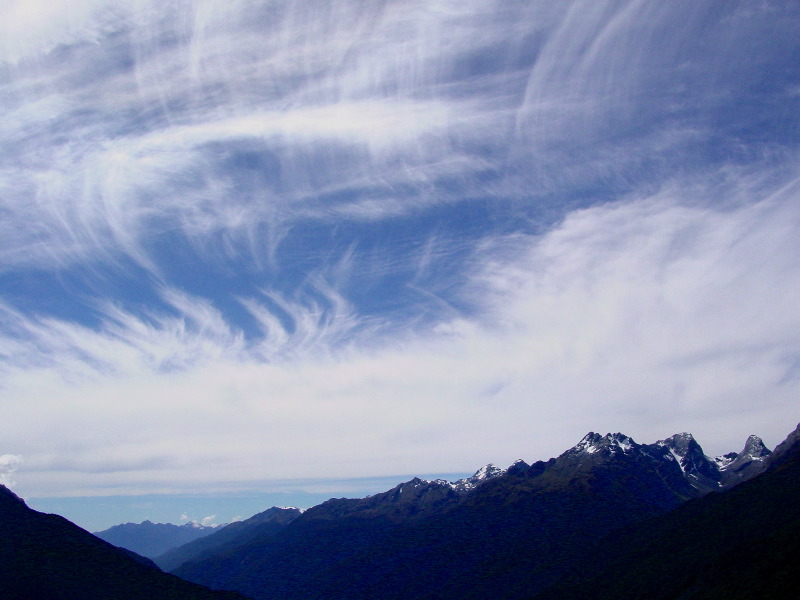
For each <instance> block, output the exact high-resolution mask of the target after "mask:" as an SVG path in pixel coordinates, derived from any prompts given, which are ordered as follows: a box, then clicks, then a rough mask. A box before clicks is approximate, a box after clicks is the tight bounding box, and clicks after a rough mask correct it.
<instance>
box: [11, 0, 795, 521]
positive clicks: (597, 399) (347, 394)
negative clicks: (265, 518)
mask: <svg viewBox="0 0 800 600" xmlns="http://www.w3.org/2000/svg"><path fill="white" fill-rule="evenodd" d="M3 7H4V11H3V12H4V19H3V23H2V24H0V108H2V110H0V140H2V143H0V215H2V219H0V406H2V408H3V418H2V419H0V454H2V457H1V458H2V460H0V471H1V472H2V477H3V481H5V482H7V483H11V482H13V486H12V487H13V488H14V489H15V491H17V493H19V494H20V495H22V496H23V497H25V498H27V499H28V500H29V501H30V502H31V503H32V504H34V505H36V503H37V502H49V503H50V504H48V506H49V507H50V508H51V509H52V510H57V509H58V508H60V507H67V504H68V503H70V502H71V503H73V504H74V503H75V502H80V503H81V505H82V506H87V507H91V506H92V502H101V501H103V500H102V499H103V498H105V499H106V500H105V501H106V502H108V501H109V500H108V499H109V498H118V499H122V500H120V501H119V502H120V504H119V505H120V506H123V505H124V503H125V502H128V500H127V499H129V498H131V499H132V500H130V502H134V501H135V498H137V497H148V498H151V499H152V498H156V497H158V498H166V499H168V500H164V501H165V502H167V501H168V502H169V503H170V504H169V505H170V507H173V506H175V507H176V508H175V512H176V515H175V517H174V518H173V519H172V520H176V519H178V517H179V514H180V513H179V512H178V509H177V503H176V502H178V501H176V500H175V499H176V498H178V499H179V498H181V497H182V495H183V497H188V496H189V495H194V496H197V497H201V496H204V495H205V496H209V495H215V494H216V495H218V496H215V497H224V498H230V497H233V496H236V495H239V496H240V497H249V498H252V497H258V495H259V494H265V495H268V494H281V493H284V492H285V491H286V490H291V492H292V494H295V496H296V497H300V496H297V494H300V495H302V494H303V493H307V498H316V497H317V496H314V494H316V493H320V494H323V493H327V492H328V491H330V492H331V493H330V494H329V495H347V494H348V493H350V492H353V493H360V492H363V491H364V490H365V489H368V488H369V489H371V488H370V485H372V486H373V487H374V485H376V484H375V483H374V482H375V481H378V479H376V478H383V477H386V478H392V477H400V476H401V475H404V474H419V475H424V474H428V473H471V472H473V471H474V470H475V469H476V468H477V467H479V466H480V465H482V464H484V463H487V462H494V463H497V464H500V465H507V464H510V463H511V462H513V461H514V460H515V459H517V458H523V459H525V460H527V461H532V460H537V459H546V458H548V457H550V456H553V455H556V454H558V453H560V452H561V451H563V450H564V449H565V448H566V447H568V446H570V445H572V444H573V443H576V442H577V441H578V440H579V439H580V438H581V437H582V436H583V435H584V434H585V433H586V432H587V431H590V430H593V431H602V432H606V431H623V432H625V433H627V434H628V435H631V436H632V437H634V438H635V439H636V440H637V441H640V442H652V441H655V440H657V439H661V438H664V437H667V436H669V435H671V434H673V433H675V432H678V431H684V430H686V431H692V432H693V433H694V434H695V436H696V437H697V438H698V439H699V441H700V442H701V444H703V446H704V447H705V449H706V451H707V453H708V454H711V455H714V454H722V453H725V452H728V451H731V450H739V449H740V448H741V446H742V445H743V443H744V440H745V439H746V437H747V435H749V434H751V433H755V434H758V435H761V436H762V437H763V438H764V439H765V441H766V443H767V444H768V445H769V446H774V445H775V444H776V443H778V442H779V441H781V440H782V439H783V437H785V435H786V434H787V433H788V432H789V431H790V430H792V429H793V427H794V425H795V424H796V423H797V421H798V420H800V411H798V402H797V399H798V391H800V390H799V388H800V368H799V367H798V365H800V305H799V304H798V302H797V300H796V299H797V298H798V297H800V176H799V175H798V173H800V170H799V169H798V166H800V155H798V151H799V150H800V144H798V142H799V141H800V128H799V125H800V110H799V109H800V58H798V57H800V47H798V46H800V40H798V36H797V31H798V30H800V7H799V6H798V5H797V4H796V3H793V2H771V3H754V2H722V1H716V2H702V1H697V2H691V3H678V2H668V3H667V2H642V1H628V2H625V1H613V2H602V1H597V0H593V1H590V2H589V1H587V2H569V1H563V2H557V3H554V2H524V3H515V2H506V1H499V0H498V1H491V0H481V1H464V0H459V1H458V2H456V1H450V0H441V1H436V0H434V1H425V2H421V1H420V2H415V1H403V2H400V1H395V2H391V1H385V2H369V3H367V2H356V1H336V0H329V1H326V2H321V1H320V2H316V1H312V2H303V3H297V2H294V3H292V2H273V1H266V0H259V1H256V0H253V1H250V0H234V1H231V2H225V3H220V2H212V1H210V0H196V1H193V2H189V1H182V0H173V1H167V2H158V3H156V2H150V1H147V0H127V1H119V0H115V1H113V2H111V1H109V0H79V1H76V2H72V3H70V5H69V7H66V6H63V7H62V6H60V5H56V6H53V5H52V3H49V2H45V1H33V0H27V1H26V2H17V1H14V0H11V1H7V2H4V3H3ZM336 481H339V482H340V484H339V485H338V487H337V485H334V484H331V483H330V482H336ZM357 481H360V482H362V483H361V484H357V485H356V484H353V482H357ZM380 481H381V483H382V482H383V481H384V480H383V479H380ZM287 482H290V483H287ZM320 482H325V483H324V492H319V490H320V489H321V488H320V487H319V485H321V484H320ZM363 482H372V483H370V484H365V483H363ZM315 486H316V487H315ZM372 491H378V490H377V489H375V490H372ZM337 492H340V493H337ZM59 498H62V499H64V500H63V501H62V502H63V503H62V504H60V505H59V504H58V502H59V500H58V499H59ZM265 498H266V496H265ZM70 499H71V500H70ZM76 499H81V500H76ZM301 499H302V498H301ZM174 502H175V504H173V503H174ZM264 508H266V506H265V507H264ZM185 510H188V509H181V511H185ZM223 510H224V509H220V510H219V511H218V512H220V513H222V512H223ZM254 512H255V511H254ZM123 513H124V511H123V510H122V509H121V508H120V509H119V518H118V519H116V521H118V522H123V521H128V520H135V518H133V517H129V516H128V515H126V514H123ZM67 516H69V515H67ZM244 516H248V515H244ZM76 518H77V517H76ZM108 518H109V519H111V518H112V517H108ZM223 518H225V519H228V518H231V517H229V516H225V517H223ZM86 519H87V520H86V521H84V522H83V523H85V524H86V525H87V526H88V527H92V526H96V525H97V524H96V523H92V522H90V521H89V519H88V517H87V518H86ZM165 519H166V517H165ZM108 524H111V523H108Z"/></svg>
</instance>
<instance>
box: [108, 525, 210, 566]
mask: <svg viewBox="0 0 800 600" xmlns="http://www.w3.org/2000/svg"><path fill="white" fill-rule="evenodd" d="M215 529H216V527H208V526H205V525H199V524H197V523H186V524H184V525H173V524H172V523H151V522H150V521H143V522H141V523H124V524H122V525H114V526H113V527H109V528H108V529H105V530H103V531H97V532H95V533H94V535H96V536H97V537H99V538H100V539H101V540H105V541H107V542H108V543H109V544H113V545H114V546H120V547H122V548H127V549H128V550H131V551H133V552H136V553H137V554H141V555H142V556H146V557H147V558H155V557H157V556H160V555H162V554H164V553H165V552H167V551H168V550H172V549H173V548H177V547H178V546H183V545H184V544H188V543H189V542H192V541H194V540H196V539H199V538H201V537H203V536H206V535H208V534H210V533H213V532H214V530H215Z"/></svg>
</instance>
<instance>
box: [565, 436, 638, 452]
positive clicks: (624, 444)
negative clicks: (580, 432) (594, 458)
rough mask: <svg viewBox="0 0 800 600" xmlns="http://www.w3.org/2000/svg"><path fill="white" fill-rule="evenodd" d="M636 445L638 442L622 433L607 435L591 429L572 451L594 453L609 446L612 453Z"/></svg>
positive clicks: (625, 450)
mask: <svg viewBox="0 0 800 600" xmlns="http://www.w3.org/2000/svg"><path fill="white" fill-rule="evenodd" d="M635 445H636V442H634V441H633V439H631V438H630V437H628V436H627V435H625V434H622V433H607V434H605V435H600V434H599V433H595V432H593V431H590V432H589V433H587V434H586V435H585V436H584V437H583V439H582V440H581V441H580V442H578V444H577V445H576V446H575V447H573V448H572V452H585V453H587V454H594V453H595V452H599V451H600V450H602V449H603V448H608V449H609V450H610V451H611V452H612V453H614V452H616V451H617V450H622V451H623V452H628V451H630V450H631V449H632V448H633V447H634V446H635Z"/></svg>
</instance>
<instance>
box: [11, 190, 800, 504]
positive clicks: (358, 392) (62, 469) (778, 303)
mask: <svg viewBox="0 0 800 600" xmlns="http://www.w3.org/2000/svg"><path fill="white" fill-rule="evenodd" d="M752 192H753V190H752V187H748V188H747V193H748V194H750V193H752ZM692 193H696V190H685V189H680V188H672V189H668V190H665V191H663V192H661V193H659V194H658V195H656V196H651V197H647V198H642V199H639V200H629V201H623V202H619V203H615V204H610V205H607V206H601V207H595V208H590V209H586V210H583V211H579V212H576V213H574V214H572V215H570V216H569V217H568V218H567V219H566V220H565V221H564V222H563V223H562V224H561V225H560V226H559V227H557V228H555V229H554V230H552V231H551V232H549V233H547V234H546V235H544V236H541V237H527V236H522V237H520V236H517V237H516V238H514V239H511V240H508V241H507V242H506V243H504V244H499V245H496V246H493V247H491V248H486V249H485V250H484V251H482V252H481V253H479V254H478V255H476V260H477V261H478V263H477V264H478V266H479V267H480V268H479V269H478V270H476V271H475V274H474V277H473V278H472V283H471V284H470V286H469V287H468V288H467V289H465V291H464V293H465V294H468V295H470V296H471V297H472V299H473V301H475V302H477V303H479V304H480V305H481V307H482V308H481V312H480V316H479V318H477V319H471V320H467V319H464V318H462V319H459V320H453V321H449V322H442V323H441V324H440V325H439V327H437V328H436V329H435V330H433V331H430V332H428V333H422V332H418V333H416V334H411V333H409V332H406V333H404V334H402V336H401V337H397V336H394V337H393V338H391V339H386V338H384V339H383V340H382V341H381V342H380V343H379V344H378V345H376V341H375V340H373V341H371V342H369V344H370V345H369V346H365V345H359V344H350V345H349V346H348V347H346V348H344V349H340V350H339V351H335V350H334V348H335V347H336V346H335V345H331V344H330V343H325V344H323V346H324V347H325V348H327V352H325V353H324V354H319V353H318V352H316V351H313V350H310V351H308V352H305V353H300V352H298V351H297V348H300V347H305V348H313V346H308V345H307V344H306V341H305V338H306V336H307V335H308V334H309V331H312V330H314V326H312V327H310V328H307V327H305V326H303V325H298V326H297V327H296V328H294V329H287V328H286V327H285V326H283V325H281V324H279V323H278V322H275V321H270V319H269V318H268V317H265V316H263V315H262V316H261V319H262V322H263V323H264V324H265V325H264V331H265V338H266V339H268V338H269V337H270V336H273V337H276V338H277V342H276V343H278V344H282V345H284V346H286V345H288V346H289V347H290V348H293V350H292V351H291V360H289V361H285V362H281V361H277V362H275V361H272V362H265V358H267V356H266V355H268V356H269V357H274V355H272V354H270V353H268V352H265V351H264V350H263V348H260V347H259V346H257V345H256V346H247V345H245V344H244V343H243V342H242V340H241V338H239V337H237V336H236V335H235V334H234V333H232V328H231V327H230V326H228V325H226V324H225V323H224V322H222V321H221V320H220V318H219V315H217V314H215V313H214V311H213V310H212V309H211V308H209V307H208V306H206V305H204V304H203V303H202V302H199V303H198V302H196V301H194V300H191V299H187V298H178V299H172V305H173V306H174V307H176V309H178V310H180V311H181V313H182V314H184V315H185V317H184V318H185V322H184V324H183V325H182V326H177V325H175V324H174V322H172V321H163V322H161V323H158V324H157V325H155V326H152V327H145V326H143V324H142V323H141V322H140V321H136V320H133V319H131V320H130V321H126V319H130V317H125V316H124V315H122V314H114V315H111V316H113V319H114V320H113V323H116V324H117V325H115V326H114V327H109V328H108V330H107V331H105V332H99V333H97V332H89V331H86V330H82V331H75V330H69V329H68V328H66V327H65V326H64V325H63V324H59V323H55V322H50V323H47V324H42V325H41V327H42V328H43V329H44V330H46V331H48V332H49V334H50V335H52V336H55V337H57V338H58V339H64V338H66V339H67V340H68V342H69V343H67V342H62V343H61V346H59V344H54V343H53V342H52V341H51V340H48V341H47V342H46V345H47V346H48V347H50V348H60V350H59V351H58V352H55V353H54V354H55V355H56V356H54V357H53V361H54V362H53V364H52V365H49V366H44V367H42V368H40V369H36V370H32V369H30V368H27V367H26V368H19V369H12V371H11V372H9V373H7V377H6V381H7V385H6V387H5V389H4V390H3V392H2V395H3V403H4V406H5V411H6V415H7V422H10V423H15V424H17V425H16V426H15V430H16V431H24V432H25V434H24V435H21V434H19V433H15V432H14V431H11V430H8V431H4V432H3V438H4V440H6V443H7V444H9V445H10V447H14V448H16V449H18V450H19V451H20V452H24V454H25V455H26V457H27V458H26V470H25V472H24V475H25V478H24V481H21V484H22V485H23V486H25V487H24V491H26V492H28V493H36V494H40V495H42V494H50V495H55V494H57V493H68V492H69V493H78V491H82V492H83V493H98V492H102V493H112V492H113V493H123V492H126V493H136V492H143V491H148V492H154V491H164V492H175V491H178V490H186V489H193V488H195V487H197V488H198V489H199V488H201V487H202V488H204V489H205V487H207V486H208V485H210V484H209V480H212V481H215V482H216V483H215V484H212V487H213V486H214V485H216V486H218V487H219V489H258V488H259V486H260V485H265V483H263V482H267V481H270V480H276V479H291V478H325V477H328V476H330V475H331V474H332V473H336V474H337V476H341V477H360V476H371V475H375V474H388V473H413V472H417V473H424V472H458V471H467V470H469V469H471V468H474V467H476V466H477V465H479V464H481V463H482V462H485V461H487V460H492V461H494V462H499V463H502V462H509V463H510V462H511V461H512V460H514V459H515V458H518V457H519V456H520V454H522V455H523V456H522V457H523V458H526V459H528V460H530V459H539V458H547V457H548V456H550V455H552V454H555V453H557V452H558V451H560V450H562V449H563V446H564V444H565V443H566V442H565V440H572V439H578V438H579V437H580V436H581V435H582V434H583V433H585V432H586V431H588V430H590V429H592V430H598V429H599V430H606V429H621V430H623V431H626V432H627V433H629V434H631V435H633V436H634V437H636V438H638V439H643V440H644V441H648V440H649V441H653V440H655V439H657V438H659V437H661V436H666V435H669V434H671V433H673V432H674V431H679V430H684V429H690V430H694V432H695V434H696V435H697V436H698V438H699V439H700V440H701V442H703V443H704V444H706V447H707V448H708V449H709V451H710V452H716V453H722V452H724V451H729V450H738V446H740V445H741V441H742V440H743V439H744V437H746V435H747V434H749V433H757V434H760V435H762V436H764V437H765V438H766V439H767V440H768V442H769V443H772V444H775V443H777V442H778V441H780V438H781V436H783V435H785V434H786V433H787V431H785V430H786V429H787V425H786V419H787V417H788V418H789V419H790V420H791V419H792V418H793V416H792V414H793V412H794V411H795V409H796V397H797V393H798V391H799V390H798V387H800V377H798V375H797V368H796V364H797V358H798V356H800V337H798V335H797V334H796V332H797V331H800V327H798V326H799V325H800V311H798V309H797V306H796V302H794V299H795V298H796V297H797V294H798V292H800V290H799V289H798V283H797V282H798V281H800V260H798V257H799V256H800V248H798V247H797V246H798V241H797V240H799V239H800V236H798V233H800V212H799V211H798V210H797V208H796V207H797V206H798V203H797V199H798V196H799V195H800V185H799V183H798V181H796V180H795V181H791V182H788V183H787V184H786V185H784V186H783V187H782V188H781V189H778V190H773V191H767V190H762V194H761V200H760V201H759V202H756V203H748V204H744V205H739V206H733V207H732V208H727V209H719V208H701V207H697V206H696V204H697V203H696V201H693V199H692V198H691V197H690V196H691V194H692ZM732 200H735V198H732ZM733 204H734V205H735V202H734V203H733ZM253 302H255V301H253ZM250 308H251V310H252V312H253V313H257V312H258V311H257V309H256V305H255V304H253V303H251V307H250ZM282 308H283V310H285V311H290V310H292V309H291V307H289V306H288V305H282ZM265 314H266V313H265ZM272 314H274V313H272ZM309 314H312V315H313V314H314V311H313V310H312V311H311V312H310V313H309ZM330 314H332V315H337V317H336V319H335V320H341V321H342V322H343V323H345V325H343V326H344V327H345V328H346V327H350V324H348V321H349V320H350V319H351V318H352V317H351V316H349V315H348V312H347V311H346V310H339V311H338V312H337V311H334V312H332V313H330ZM169 323H173V324H172V325H169ZM201 323H205V325H204V326H201V325H200V324H201ZM317 327H318V326H317ZM187 329H188V330H190V332H191V333H189V332H187ZM276 330H277V331H279V332H281V333H280V335H276V334H275V333H274V332H275V331H276ZM40 335H44V334H40ZM295 335H296V336H298V337H299V338H300V339H301V340H303V341H302V342H298V343H299V344H300V345H299V346H292V345H291V344H292V343H293V342H291V339H292V337H293V336H295ZM345 337H346V338H347V339H352V338H350V336H345ZM167 340H170V341H167ZM304 344H305V345H304ZM152 348H160V349H164V348H174V349H175V350H174V352H173V354H172V355H176V356H180V357H181V359H180V360H175V361H172V362H171V363H170V364H174V365H177V366H178V368H172V369H169V370H163V369H161V370H159V369H157V368H155V365H156V364H160V365H163V364H166V363H167V362H169V361H165V359H164V358H160V359H159V361H154V360H153V358H152V357H153V355H154V351H153V350H152ZM172 355H171V356H172ZM87 357H91V359H87ZM101 360H103V361H106V362H108V363H111V364H113V365H114V369H113V372H114V376H109V375H108V372H109V371H108V369H100V370H99V371H98V372H97V373H96V374H95V376H94V377H93V378H91V379H80V380H74V379H73V380H70V378H69V377H66V378H65V376H64V373H65V372H66V373H70V372H71V370H72V369H73V368H74V365H76V364H80V365H82V368H84V369H87V368H88V367H87V365H92V364H94V363H95V362H100V361H101ZM131 365H134V366H133V367H131ZM44 399H47V400H44ZM31 402H35V403H37V404H38V405H39V406H40V407H41V410H43V411H45V412H46V413H47V414H48V415H50V418H49V419H48V420H47V421H46V422H43V421H42V419H40V418H39V417H38V416H35V415H34V414H32V413H31V412H30V411H29V410H28V408H27V407H28V406H29V405H30V403H31ZM39 414H42V413H41V412H38V411H37V413H36V415H39ZM53 423H58V429H59V433H58V435H53V432H52V427H53ZM298 440H302V443H298ZM87 473H91V477H88V479H87ZM20 479H21V480H22V475H20ZM87 480H88V481H91V482H92V483H91V484H87V483H86V482H87ZM86 486H89V487H86ZM57 489H58V490H60V491H59V492H57Z"/></svg>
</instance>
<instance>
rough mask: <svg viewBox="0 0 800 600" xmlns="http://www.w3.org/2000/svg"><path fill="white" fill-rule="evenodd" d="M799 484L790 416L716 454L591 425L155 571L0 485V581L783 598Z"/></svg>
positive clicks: (796, 545)
mask: <svg viewBox="0 0 800 600" xmlns="http://www.w3.org/2000/svg"><path fill="white" fill-rule="evenodd" d="M798 498H800V426H798V428H797V429H796V430H795V431H794V432H793V433H792V434H790V435H789V437H788V438H787V439H786V441H785V442H783V443H782V444H780V445H779V446H778V447H777V448H775V450H774V451H773V452H770V450H769V449H767V448H766V447H765V446H764V444H763V442H762V441H761V440H760V439H759V438H757V437H756V436H750V437H749V438H748V440H747V441H746V443H745V445H744V448H743V450H742V451H741V452H739V453H729V454H726V455H724V456H720V457H708V456H706V455H705V454H704V453H703V450H702V448H701V447H700V445H699V444H698V443H697V441H696V440H695V439H694V438H693V437H692V436H691V435H690V434H688V433H680V434H676V435H673V436H671V437H669V438H666V439H663V440H660V441H658V442H655V443H653V444H638V443H636V442H635V441H634V440H633V439H631V438H630V437H628V436H626V435H623V434H621V433H613V434H606V435H601V434H598V433H593V432H590V433H589V434H587V435H586V436H585V437H584V438H583V439H582V440H581V441H580V442H578V444H576V445H575V446H573V447H572V448H570V449H569V450H567V451H566V452H564V453H562V454H561V455H560V456H558V457H556V458H551V459H550V460H547V461H538V462H535V463H533V464H530V465H529V464H527V463H525V462H524V461H522V460H519V461H517V462H515V463H514V464H512V465H511V466H509V467H508V468H507V469H501V468H498V467H496V466H493V465H487V466H486V467H483V468H481V469H479V470H478V471H477V472H476V473H475V475H473V476H472V477H469V478H465V479H461V480H459V481H456V482H449V481H445V480H433V481H427V480H424V479H420V478H414V479H412V480H410V481H407V482H404V483H401V484H399V485H397V486H396V487H394V488H392V489H391V490H388V491H386V492H382V493H379V494H375V495H373V496H368V497H366V498H359V499H346V498H337V499H330V500H328V501H326V502H323V503H322V504H320V505H318V506H315V507H313V508H310V509H308V510H305V511H301V510H299V509H296V508H278V507H273V508H270V509H268V510H266V511H263V512H261V513H259V514H257V515H254V516H253V517H251V518H250V519H247V520H245V521H240V522H236V523H231V524H230V525H227V526H224V527H218V528H215V529H214V530H213V532H211V533H208V534H207V535H203V536H202V537H200V538H198V539H194V540H192V541H190V542H188V543H186V544H183V545H182V546H180V547H177V548H173V549H171V550H169V551H167V552H165V553H163V554H161V555H160V556H157V557H156V558H155V563H156V564H158V565H159V566H160V567H161V568H162V569H164V570H165V571H170V572H171V574H168V573H164V572H162V571H159V570H158V568H157V567H156V565H155V564H153V562H151V561H150V560H148V559H147V558H143V557H141V556H138V555H136V554H134V553H133V552H131V551H130V550H123V549H121V548H115V547H113V546H111V545H110V544H108V543H107V542H105V541H102V540H100V539H98V538H96V537H94V536H92V535H91V534H89V533H87V532H85V531H83V530H81V529H80V528H78V527H77V526H75V525H72V524H71V523H69V522H68V521H66V520H65V519H63V518H61V517H58V516H56V515H43V514H41V513H37V512H35V511H32V510H31V509H29V508H28V507H27V506H25V504H24V502H23V501H22V500H20V499H19V498H17V497H16V496H15V495H14V494H13V493H12V492H11V491H9V490H7V489H6V488H0V565H2V566H1V567H0V577H2V580H0V581H3V586H4V594H3V596H2V597H3V598H9V599H11V600H17V599H20V600H21V599H22V598H41V599H43V600H50V599H53V600H55V599H56V598H78V597H80V598H86V599H89V600H94V599H95V598H97V599H100V598H103V599H105V598H108V599H111V598H114V599H118V598H119V599H126V598H155V599H160V598H165V599H166V598H186V599H193V598H198V599H201V598H202V599H208V600H212V599H217V600H221V599H222V598H229V599H234V598H242V597H248V598H251V599H253V600H272V599H275V600H277V599H281V600H295V599H296V600H300V599H303V600H310V599H320V600H321V599H326V600H344V599H348V600H360V599H363V600H366V599H368V598H369V599H374V598H380V599H381V600H394V599H400V598H403V599H408V598H413V599H415V600H450V599H452V598H459V599H465V600H470V599H475V600H477V599H491V600H572V599H575V600H577V599H578V598H581V599H583V598H597V599H604V598H608V599H611V598H615V599H616V598H633V599H641V600H709V599H722V598H724V599H726V600H737V599H742V600H743V599H750V598H758V599H759V600H762V599H770V598H787V597H793V593H794V591H795V590H796V589H797V586H798V585H800V569H799V568H798V565H800V542H799V541H798V540H800V502H798V501H797V499H798ZM127 525H128V526H129V527H126V528H123V529H124V530H126V531H128V533H130V531H135V530H136V529H137V528H138V530H139V532H140V533H142V532H145V531H150V532H151V533H152V532H155V531H157V530H159V528H158V527H155V528H154V527H153V526H154V524H152V523H148V522H145V523H143V524H141V525H140V526H135V525H133V524H127ZM173 527H176V528H177V526H173ZM112 529H114V528H112ZM178 529H182V528H178ZM119 531H122V529H120V530H119ZM162 531H164V530H162ZM145 537H146V536H145ZM176 575H177V576H178V577H176ZM207 588H211V589H214V590H219V591H217V592H213V591H210V590H209V589H207ZM221 590H235V591H228V592H223V591H221ZM237 592H238V594H241V595H238V594H237Z"/></svg>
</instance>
